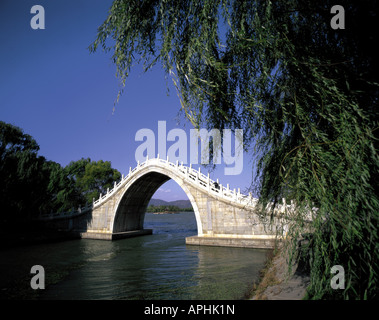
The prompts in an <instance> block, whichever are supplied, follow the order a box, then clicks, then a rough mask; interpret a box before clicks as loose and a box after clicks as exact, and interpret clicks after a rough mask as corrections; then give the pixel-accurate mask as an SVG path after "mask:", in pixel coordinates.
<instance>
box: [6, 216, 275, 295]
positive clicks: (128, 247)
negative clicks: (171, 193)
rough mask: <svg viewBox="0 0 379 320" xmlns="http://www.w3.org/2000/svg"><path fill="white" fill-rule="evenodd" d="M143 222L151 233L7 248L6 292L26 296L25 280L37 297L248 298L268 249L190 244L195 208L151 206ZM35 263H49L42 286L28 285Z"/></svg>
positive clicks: (44, 264)
mask: <svg viewBox="0 0 379 320" xmlns="http://www.w3.org/2000/svg"><path fill="white" fill-rule="evenodd" d="M144 227H145V228H149V229H153V235H147V236H142V237H136V238H130V239H122V240H117V241H101V240H91V239H81V240H71V241H64V242H59V243H48V244H39V245H32V246H23V247H16V248H12V249H6V250H2V251H0V254H1V256H2V258H1V266H0V272H1V275H0V289H1V290H2V295H3V296H4V295H7V294H8V293H9V295H10V296H15V298H22V297H23V296H22V295H17V292H16V293H15V290H16V289H15V288H18V287H20V288H22V290H26V291H28V290H29V291H32V293H33V294H34V296H33V297H34V298H36V299H128V300H131V299H170V300H171V299H172V300H177V299H190V300H193V299H201V300H207V299H231V300H233V299H243V298H244V295H245V293H246V292H248V291H249V290H250V289H251V287H252V285H253V283H254V281H256V280H258V276H259V270H260V269H262V267H263V265H264V262H265V260H266V257H267V253H268V250H263V249H243V248H227V247H208V246H189V245H186V244H185V238H186V237H188V236H192V235H196V234H197V229H196V221H195V217H194V214H193V213H188V212H187V213H179V214H164V215H157V214H151V213H147V214H146V217H145V225H144ZM33 265H42V266H43V267H44V268H45V274H46V284H47V286H46V288H45V289H44V290H36V291H38V293H37V292H36V291H35V290H32V289H31V288H29V287H30V280H31V278H32V277H33V275H32V274H30V269H31V267H32V266H33ZM20 290H21V289H20ZM27 293H28V292H27ZM29 293H30V292H29Z"/></svg>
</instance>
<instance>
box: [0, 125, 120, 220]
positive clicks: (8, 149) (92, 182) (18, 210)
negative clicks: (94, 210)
mask: <svg viewBox="0 0 379 320" xmlns="http://www.w3.org/2000/svg"><path fill="white" fill-rule="evenodd" d="M38 151H39V146H38V143H37V142H36V140H35V139H34V138H33V137H31V136H30V135H28V134H25V133H24V132H23V130H22V129H21V128H19V127H16V126H13V125H11V124H8V123H5V122H3V121H0V181H1V184H0V207H1V212H2V213H3V214H2V216H1V220H2V221H3V222H16V221H29V220H30V219H32V218H35V217H37V216H38V215H39V214H46V213H51V212H54V213H55V212H65V211H70V210H71V209H77V208H78V207H79V206H83V205H85V204H86V203H92V199H93V198H98V197H99V195H100V193H103V194H105V193H106V191H107V188H112V187H113V184H114V182H115V181H117V180H119V179H120V178H121V174H120V172H119V171H118V170H116V169H113V168H112V167H111V163H110V162H109V161H102V160H99V161H91V159H89V158H87V159H84V158H82V159H80V160H78V161H72V162H70V164H69V165H67V166H66V167H62V166H61V165H60V164H59V163H56V162H54V161H47V160H46V159H45V158H44V157H42V156H38Z"/></svg>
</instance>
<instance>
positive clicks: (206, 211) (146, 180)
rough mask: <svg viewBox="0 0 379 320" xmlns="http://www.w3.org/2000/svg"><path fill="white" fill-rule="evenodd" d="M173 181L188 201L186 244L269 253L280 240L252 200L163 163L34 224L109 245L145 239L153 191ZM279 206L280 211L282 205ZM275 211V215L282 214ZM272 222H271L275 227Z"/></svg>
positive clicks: (276, 227)
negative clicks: (191, 224)
mask: <svg viewBox="0 0 379 320" xmlns="http://www.w3.org/2000/svg"><path fill="white" fill-rule="evenodd" d="M170 179H173V180H174V181H175V182H176V183H177V184H178V185H179V186H180V187H181V188H182V189H183V190H184V192H185V193H186V194H187V196H188V198H189V200H190V201H191V204H192V208H193V210H194V213H195V217H196V223H197V232H198V234H197V236H193V237H189V238H186V243H187V244H192V245H214V246H234V247H254V248H272V247H274V244H275V241H276V239H278V236H279V239H280V238H281V237H282V236H283V235H285V231H286V230H285V229H286V227H283V225H282V224H281V223H279V222H280V221H279V219H278V215H277V214H276V215H275V216H276V218H274V223H269V221H268V220H266V221H265V220H263V219H262V218H261V217H259V212H258V210H257V207H256V204H257V201H258V199H255V198H253V197H251V195H249V196H246V195H243V194H241V193H240V190H239V189H238V190H237V191H236V190H235V189H233V190H231V189H229V185H227V186H226V187H225V186H223V185H222V184H220V183H219V182H218V180H217V181H213V180H211V179H210V178H209V174H208V175H207V176H206V175H204V174H203V173H201V171H200V168H199V169H198V170H194V169H193V168H192V166H190V167H187V166H184V165H183V164H179V163H178V162H176V164H174V163H171V162H169V161H168V159H167V160H165V159H159V158H154V159H147V160H146V161H145V162H143V163H138V165H137V167H135V168H134V169H131V168H130V169H129V174H128V175H127V176H124V175H123V176H122V179H121V181H120V182H118V183H116V182H115V184H114V188H113V189H111V190H109V189H108V191H107V194H105V195H100V197H99V199H97V200H96V201H94V202H93V204H92V205H91V206H89V207H85V208H79V209H78V211H76V212H72V213H70V214H67V213H66V214H65V213H62V214H55V215H47V216H42V217H40V218H39V219H40V220H44V221H45V222H47V223H50V224H54V226H55V227H57V226H58V227H59V228H61V229H65V230H70V231H75V232H77V233H78V234H80V236H81V237H82V238H90V239H104V240H113V239H119V238H126V237H132V236H138V235H145V234H151V233H152V230H150V229H144V227H143V226H144V218H145V212H146V209H147V206H148V203H149V201H150V199H151V197H152V196H153V194H154V193H155V192H156V190H157V189H158V188H159V187H160V186H161V185H162V184H163V183H165V182H166V181H168V180H170ZM284 206H285V205H284ZM284 206H282V208H279V210H278V211H279V212H280V211H282V210H284ZM275 219H276V220H277V221H275Z"/></svg>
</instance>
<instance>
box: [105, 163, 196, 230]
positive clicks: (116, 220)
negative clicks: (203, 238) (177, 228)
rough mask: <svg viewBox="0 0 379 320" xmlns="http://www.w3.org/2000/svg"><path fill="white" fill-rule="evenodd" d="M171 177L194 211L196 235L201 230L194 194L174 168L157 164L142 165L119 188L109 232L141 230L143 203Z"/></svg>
mask: <svg viewBox="0 0 379 320" xmlns="http://www.w3.org/2000/svg"><path fill="white" fill-rule="evenodd" d="M170 179H172V180H174V181H175V182H176V183H177V184H178V185H179V186H180V187H181V188H182V190H183V191H184V192H185V194H186V195H187V197H188V199H189V200H190V202H191V205H192V208H193V210H194V213H195V218H196V225H197V232H198V235H202V234H203V227H202V221H201V216H200V212H199V207H198V205H197V203H196V200H195V196H194V195H193V194H192V193H191V190H190V189H189V188H188V187H187V185H186V184H185V183H184V181H183V179H182V177H180V176H179V175H178V174H177V173H176V172H175V171H174V170H167V168H165V167H162V166H160V165H159V164H158V165H149V166H145V167H142V168H141V169H139V170H138V172H136V173H135V174H134V175H133V177H132V179H130V180H129V181H128V182H127V183H126V185H125V186H124V188H123V191H122V193H121V195H120V197H119V199H118V201H117V202H116V203H115V208H114V212H113V214H112V220H111V223H110V226H111V230H112V233H120V232H126V231H133V230H142V229H143V224H144V218H145V213H146V209H147V206H148V204H149V201H150V199H151V197H152V196H153V195H154V193H155V192H156V191H157V190H158V189H159V187H160V186H161V185H163V184H164V183H165V182H167V181H168V180H170Z"/></svg>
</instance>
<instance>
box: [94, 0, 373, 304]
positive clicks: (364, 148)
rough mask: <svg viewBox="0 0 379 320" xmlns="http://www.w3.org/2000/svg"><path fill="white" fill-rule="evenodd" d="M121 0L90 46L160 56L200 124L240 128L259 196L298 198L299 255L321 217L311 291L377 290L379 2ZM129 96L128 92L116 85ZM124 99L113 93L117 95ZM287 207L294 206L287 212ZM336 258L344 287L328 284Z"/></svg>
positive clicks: (131, 56)
mask: <svg viewBox="0 0 379 320" xmlns="http://www.w3.org/2000/svg"><path fill="white" fill-rule="evenodd" d="M338 4H340V5H342V6H343V8H344V9H345V24H346V27H345V29H339V30H334V29H333V28H332V27H331V25H330V21H331V19H332V17H333V14H331V8H332V7H333V6H334V5H335V3H334V1H328V0H326V1H322V2H319V1H316V3H315V2H314V1H311V0H304V1H300V0H283V1H272V2H271V1H250V0H238V1H237V0H235V1H231V0H229V1H228V0H219V1H215V0H193V1H189V0H187V1H186V0H182V1H179V0H172V1H163V0H145V1H132V0H129V1H127V0H115V1H114V2H113V4H112V6H111V8H110V10H109V15H108V17H107V19H106V20H105V22H104V23H103V24H102V25H101V26H100V27H99V29H98V34H97V39H96V40H95V41H94V43H93V44H92V45H91V46H90V50H91V51H92V52H94V51H96V50H97V49H98V48H99V46H100V47H102V48H103V49H104V50H105V51H112V52H113V56H112V59H113V62H114V63H115V64H116V66H117V75H118V76H119V77H120V81H121V84H122V85H123V86H125V83H126V79H127V77H128V75H129V72H130V69H131V67H132V65H133V64H134V63H135V62H142V63H143V64H144V68H145V70H146V71H147V70H149V69H150V68H152V67H153V66H154V65H156V64H157V63H160V64H161V65H162V66H163V68H164V70H165V72H166V74H167V75H169V76H171V78H172V79H173V82H174V85H175V86H176V89H177V92H178V95H179V98H180V102H181V106H182V108H181V110H182V111H184V113H185V116H186V117H187V118H188V119H189V120H190V121H191V122H192V124H193V125H194V126H195V127H200V126H205V127H207V128H209V129H211V128H218V129H224V128H231V129H237V128H242V129H243V130H244V143H245V148H246V149H249V147H251V148H252V147H254V148H252V149H251V151H252V152H255V155H256V156H257V159H258V160H257V168H258V171H257V175H256V182H257V186H258V192H259V196H260V202H261V204H262V205H264V206H265V205H266V204H267V203H269V202H273V203H274V204H277V203H278V201H280V199H281V198H283V197H284V198H291V199H294V200H295V202H296V204H297V209H298V210H297V212H296V213H291V216H290V217H289V218H291V219H292V220H291V221H296V222H297V223H294V224H292V226H291V229H290V230H289V235H290V237H289V239H291V240H292V241H291V242H289V243H288V249H290V250H289V251H290V254H291V257H295V255H296V252H297V240H299V239H300V238H301V234H302V233H304V232H305V231H306V228H305V227H306V225H305V223H304V216H305V214H306V212H307V211H308V208H309V206H314V207H316V208H318V210H317V212H314V214H313V222H312V225H311V229H312V231H313V233H312V238H311V241H310V243H309V248H308V250H309V252H311V254H310V255H311V257H310V270H311V285H310V286H309V288H308V297H309V298H313V299H320V298H321V299H326V298H345V299H374V298H378V293H377V292H378V290H377V285H378V263H379V261H378V254H379V250H378V249H379V247H378V243H379V241H378V240H379V239H378V222H379V221H378V219H379V218H378V215H379V198H378V195H377V190H378V180H379V174H378V168H379V158H378V148H377V147H378V131H379V130H378V127H379V123H378V122H379V121H378V112H377V110H378V101H379V100H378V96H379V86H378V82H379V81H378V73H377V71H378V59H377V57H378V56H379V52H378V46H376V43H378V32H377V30H378V26H377V21H378V17H377V12H378V1H360V2H359V3H352V1H340V2H339V3H338ZM121 93H122V89H121V91H120V93H119V96H120V94H121ZM119 96H118V97H117V101H118V99H119ZM288 214H289V213H288ZM333 265H342V266H343V267H344V269H345V278H346V279H345V280H346V283H345V289H344V290H333V289H332V288H331V286H330V279H331V276H332V275H331V273H330V270H331V268H332V266H333Z"/></svg>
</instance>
